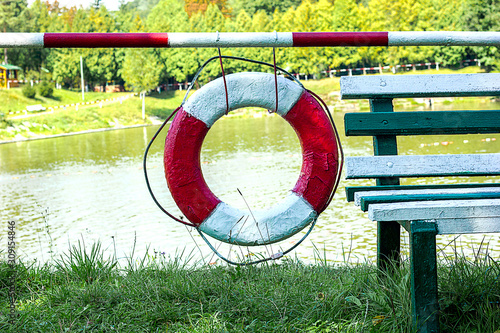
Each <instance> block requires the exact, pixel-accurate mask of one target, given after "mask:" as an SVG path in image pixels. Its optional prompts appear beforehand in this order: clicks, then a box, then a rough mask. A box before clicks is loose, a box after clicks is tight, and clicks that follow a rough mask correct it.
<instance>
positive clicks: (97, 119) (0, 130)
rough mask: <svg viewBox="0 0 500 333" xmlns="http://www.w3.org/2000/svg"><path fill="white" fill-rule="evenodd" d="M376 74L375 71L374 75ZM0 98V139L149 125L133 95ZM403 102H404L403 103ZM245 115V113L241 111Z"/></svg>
mask: <svg viewBox="0 0 500 333" xmlns="http://www.w3.org/2000/svg"><path fill="white" fill-rule="evenodd" d="M480 71H481V70H480V69H479V68H478V67H475V66H471V67H466V68H462V69H460V70H450V69H441V70H439V71H436V70H435V69H432V70H422V71H417V72H413V71H407V72H404V73H401V74H450V73H477V72H480ZM375 75H378V74H375ZM398 75H399V74H398ZM302 83H303V84H304V86H305V87H306V88H307V89H309V90H312V91H314V92H315V93H317V94H318V95H319V96H320V97H321V98H322V99H323V100H325V102H326V103H327V104H328V105H335V108H336V109H338V110H342V109H344V108H345V107H347V109H353V108H356V109H366V108H368V104H367V102H366V101H359V100H358V101H340V100H339V90H340V78H339V77H333V78H326V79H321V80H308V81H305V80H304V81H302ZM127 94H129V93H117V94H106V93H95V92H88V93H86V94H85V99H86V101H93V100H101V99H108V98H114V97H120V96H123V95H127ZM184 94H185V91H164V92H162V93H161V94H158V93H156V92H152V93H151V94H150V95H149V96H147V97H146V116H147V117H150V116H153V117H157V118H159V119H165V118H166V117H167V116H168V115H169V114H170V113H171V112H172V111H173V110H174V109H175V108H177V107H178V106H179V105H180V104H181V102H182V99H183V98H184ZM0 99H1V100H2V102H3V105H2V107H1V108H0V114H1V113H3V114H4V115H5V117H4V118H2V119H0V141H2V140H6V141H8V140H13V139H21V140H22V139H25V138H35V137H43V136H47V135H55V134H63V133H72V132H79V131H85V130H92V129H101V128H120V127H124V126H131V125H139V124H150V123H151V120H150V119H148V118H146V120H143V119H142V100H141V99H140V98H139V97H138V96H135V97H132V98H129V99H126V100H124V101H123V102H122V103H118V102H114V103H109V102H104V103H103V106H102V108H101V107H100V106H99V105H97V104H93V105H92V106H80V107H79V108H78V110H76V107H74V106H72V107H67V108H66V109H56V110H54V113H52V114H44V115H39V116H36V117H32V118H25V119H11V117H10V116H8V112H9V111H17V110H23V109H25V108H26V106H27V105H33V104H42V105H43V106H45V107H50V106H56V105H65V104H72V103H79V102H81V93H80V92H78V91H69V90H63V89H55V90H54V96H53V97H52V98H44V97H40V96H39V95H37V96H36V98H35V99H28V98H26V97H24V96H23V95H22V92H21V88H14V89H10V90H0ZM398 103H403V104H405V103H406V104H408V105H411V104H415V102H414V101H413V100H401V101H399V100H398ZM406 104H405V105H406ZM242 114H244V113H242Z"/></svg>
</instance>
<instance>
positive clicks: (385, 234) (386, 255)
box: [370, 98, 401, 270]
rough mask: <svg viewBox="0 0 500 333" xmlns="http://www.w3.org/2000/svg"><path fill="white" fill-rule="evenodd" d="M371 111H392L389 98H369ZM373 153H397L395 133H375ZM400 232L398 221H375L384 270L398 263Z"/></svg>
mask: <svg viewBox="0 0 500 333" xmlns="http://www.w3.org/2000/svg"><path fill="white" fill-rule="evenodd" d="M370 111H371V112H393V111H394V108H393V105H392V99H391V98H382V99H371V100H370ZM373 150H374V155H375V156H377V155H397V154H398V146H397V142H396V136H395V135H377V136H374V137H373ZM377 185H399V178H397V177H391V178H379V179H377ZM400 233H401V228H400V225H399V223H398V222H396V221H391V222H377V265H378V268H379V269H381V270H386V269H387V268H388V267H391V266H392V264H394V263H395V264H396V266H399V263H400Z"/></svg>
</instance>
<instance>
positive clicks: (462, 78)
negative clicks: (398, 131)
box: [340, 73, 500, 99]
mask: <svg viewBox="0 0 500 333" xmlns="http://www.w3.org/2000/svg"><path fill="white" fill-rule="evenodd" d="M340 87H341V89H340V96H341V98H342V99H358V98H367V99H374V98H414V97H461V96H497V95H499V94H500V74H491V73H490V74H446V75H445V74H437V75H373V76H344V77H342V78H341V79H340Z"/></svg>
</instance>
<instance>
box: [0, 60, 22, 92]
mask: <svg viewBox="0 0 500 333" xmlns="http://www.w3.org/2000/svg"><path fill="white" fill-rule="evenodd" d="M21 69H22V68H21V67H18V66H14V65H4V64H1V65H0V88H7V87H17V86H19V81H18V79H17V78H18V74H17V72H18V71H19V70H21Z"/></svg>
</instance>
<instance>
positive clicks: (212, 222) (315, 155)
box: [164, 73, 340, 245]
mask: <svg viewBox="0 0 500 333" xmlns="http://www.w3.org/2000/svg"><path fill="white" fill-rule="evenodd" d="M226 82H227V86H228V96H229V111H231V110H234V109H237V108H241V107H250V106H253V107H255V106H257V107H263V108H267V109H273V108H275V107H276V93H275V77H274V75H272V74H265V73H240V74H233V75H228V76H226ZM278 93H279V96H280V97H279V100H278V112H277V113H278V114H280V115H281V116H282V117H283V118H284V119H285V120H287V121H288V122H289V123H290V124H291V126H292V127H293V128H294V129H295V131H296V133H297V135H298V137H299V140H300V142H301V146H302V150H303V166H302V170H301V174H300V176H299V179H298V181H297V183H296V185H295V187H294V189H293V190H292V194H290V195H289V196H288V197H287V198H285V200H283V201H282V202H281V203H279V204H277V205H276V206H274V207H271V208H270V209H269V210H265V211H261V212H255V213H254V216H255V217H256V219H257V223H255V221H253V218H252V219H251V220H250V217H249V216H250V215H248V214H245V213H243V212H242V211H240V210H237V209H235V208H232V207H231V206H229V205H227V204H225V203H224V202H222V201H221V200H219V199H218V198H217V197H216V196H215V194H213V193H212V192H211V190H210V189H209V188H208V186H207V184H206V183H205V180H204V179H203V175H202V173H201V166H200V150H201V146H202V143H203V139H204V138H205V136H206V134H207V132H208V130H209V129H210V127H211V126H212V125H213V124H214V123H215V121H217V119H219V118H220V117H222V115H224V114H225V113H226V108H227V105H226V98H225V91H224V83H223V81H222V79H218V80H215V81H212V82H210V83H209V84H207V85H205V86H203V87H202V88H201V89H200V90H198V91H197V92H196V93H195V94H193V96H191V97H190V98H189V100H188V101H187V102H186V103H185V104H184V106H183V107H182V108H181V109H180V110H179V113H178V114H177V115H176V117H175V119H174V121H173V123H172V125H171V127H170V130H169V132H168V134H167V138H166V142H165V158H164V163H165V174H166V179H167V183H168V186H169V189H170V192H171V194H172V197H173V198H174V200H175V202H176V203H177V205H178V207H179V209H180V210H181V211H182V212H183V213H184V215H186V217H187V218H188V219H189V220H190V221H191V222H192V223H193V224H195V225H197V226H199V228H200V230H201V231H204V232H205V233H206V234H208V235H210V236H212V237H215V238H217V239H219V240H221V241H224V242H230V243H235V244H240V245H257V244H268V243H274V242H278V241H281V240H283V239H285V238H287V237H290V236H291V235H293V234H295V233H296V232H298V231H300V230H302V229H303V228H304V227H305V226H307V225H308V224H310V223H311V222H312V221H314V220H315V219H316V218H317V216H318V215H319V213H321V212H322V211H323V210H324V209H325V208H326V206H327V204H328V201H329V198H330V195H331V192H332V190H333V187H334V185H335V180H336V179H337V173H338V172H340V170H338V166H339V165H338V148H337V143H336V140H335V134H334V132H333V129H332V126H331V123H330V120H329V118H328V117H327V116H326V114H325V112H324V110H323V109H322V108H321V106H320V104H319V103H318V102H317V101H316V100H315V99H314V98H313V97H312V96H311V95H310V94H309V93H308V92H307V91H305V90H304V89H303V88H302V87H301V86H299V85H297V84H295V83H293V82H292V81H290V80H287V79H284V78H281V77H279V78H278ZM238 221H240V222H239V223H237V222H238ZM245 221H246V222H245ZM257 224H258V226H259V227H257ZM243 226H244V227H243ZM264 227H265V229H266V230H265V233H264V231H263V229H262V228H264ZM240 229H241V230H240ZM263 235H264V236H265V237H263Z"/></svg>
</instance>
